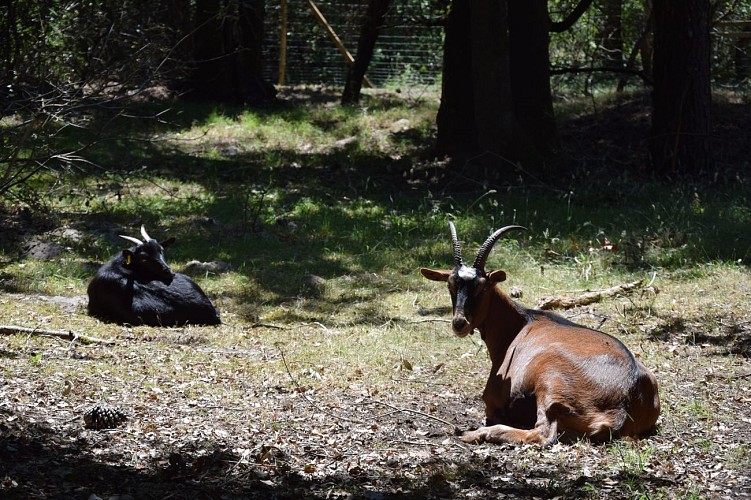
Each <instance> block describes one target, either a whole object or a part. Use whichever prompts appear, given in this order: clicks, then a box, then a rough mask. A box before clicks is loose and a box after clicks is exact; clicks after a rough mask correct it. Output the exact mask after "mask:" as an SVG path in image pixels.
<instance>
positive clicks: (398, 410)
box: [373, 400, 457, 431]
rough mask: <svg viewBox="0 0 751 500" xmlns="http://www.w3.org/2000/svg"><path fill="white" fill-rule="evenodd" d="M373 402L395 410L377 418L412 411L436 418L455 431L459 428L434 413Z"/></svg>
mask: <svg viewBox="0 0 751 500" xmlns="http://www.w3.org/2000/svg"><path fill="white" fill-rule="evenodd" d="M373 403H375V404H379V405H383V406H386V407H387V408H391V409H392V410H393V411H389V412H386V413H381V414H380V415H376V418H379V417H386V416H388V415H392V414H394V413H411V414H412V415H418V416H421V417H424V418H428V419H431V420H435V421H436V422H440V423H442V424H444V425H447V426H449V427H451V428H453V429H454V431H456V430H457V427H456V426H455V425H454V424H452V423H451V422H447V421H446V420H443V419H442V418H438V417H435V416H433V415H431V414H429V413H424V412H421V411H417V410H412V409H410V408H399V407H398V406H394V405H392V404H389V403H386V402H385V401H378V400H373Z"/></svg>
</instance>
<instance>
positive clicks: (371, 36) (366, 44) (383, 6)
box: [342, 0, 391, 105]
mask: <svg viewBox="0 0 751 500" xmlns="http://www.w3.org/2000/svg"><path fill="white" fill-rule="evenodd" d="M390 5H391V0H370V2H369V3H368V10H367V11H366V13H365V17H363V20H362V26H361V28H360V38H359V39H358V41H357V55H356V56H355V61H354V63H353V64H352V65H351V66H350V67H349V71H348V72H347V83H346V84H345V85H344V92H342V104H344V105H347V104H356V103H357V102H359V100H360V91H361V90H362V82H363V79H364V78H365V73H366V72H367V71H368V66H369V65H370V61H371V59H372V58H373V51H374V50H375V44H376V41H377V40H378V32H379V30H380V28H381V26H382V25H383V20H384V17H385V16H386V12H387V11H388V9H389V6H390Z"/></svg>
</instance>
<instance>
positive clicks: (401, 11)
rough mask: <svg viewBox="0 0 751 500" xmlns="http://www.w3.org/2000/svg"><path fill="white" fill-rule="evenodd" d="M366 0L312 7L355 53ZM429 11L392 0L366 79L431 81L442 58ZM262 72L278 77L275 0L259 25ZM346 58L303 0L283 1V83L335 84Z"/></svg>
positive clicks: (397, 83)
mask: <svg viewBox="0 0 751 500" xmlns="http://www.w3.org/2000/svg"><path fill="white" fill-rule="evenodd" d="M367 5H368V1H367V0H319V1H315V6H316V7H317V8H318V10H319V11H320V12H321V14H322V15H323V17H324V18H325V20H326V22H327V23H328V24H329V26H330V27H331V29H333V31H334V32H335V33H336V35H337V36H338V37H339V39H341V41H342V42H343V44H344V46H345V47H346V48H347V50H348V51H349V52H350V53H351V55H352V56H355V54H356V52H357V40H358V37H359V35H360V26H361V23H362V19H363V15H364V14H365V12H366V9H367ZM431 15H433V16H434V15H435V14H431V13H429V12H425V11H423V9H422V7H421V6H420V5H419V4H418V3H416V2H399V1H395V2H393V6H392V7H391V9H390V10H389V11H388V13H387V15H386V18H385V22H384V25H383V26H382V27H381V29H380V34H379V38H378V42H377V44H376V48H375V52H374V54H373V60H372V61H371V64H370V66H369V68H368V73H367V78H368V80H369V81H370V82H371V83H372V84H373V85H374V86H376V87H397V88H398V87H401V86H413V85H434V84H436V83H438V82H439V80H440V75H441V67H442V58H443V28H442V26H440V25H437V24H433V25H430V23H428V22H426V19H427V18H428V17H429V16H431ZM264 29H265V33H264V54H263V55H264V61H265V63H266V66H265V70H264V73H265V74H264V76H265V77H266V79H267V80H268V81H270V82H275V83H280V82H279V69H280V60H281V50H282V49H281V31H282V9H281V2H273V3H271V2H270V3H267V5H266V16H265V25H264ZM348 67H349V63H348V62H347V61H346V60H345V58H344V56H343V55H342V54H341V52H340V50H339V49H338V48H337V46H336V45H335V43H334V42H333V41H332V40H331V37H330V35H329V33H328V32H327V30H326V29H325V28H324V26H323V25H322V24H321V22H319V20H318V19H317V18H316V17H315V16H314V14H313V12H312V10H311V8H310V6H309V5H308V2H307V1H306V0H288V2H287V15H286V64H285V67H284V82H283V83H284V84H286V85H298V84H328V85H341V84H343V83H344V81H345V80H346V77H347V70H348Z"/></svg>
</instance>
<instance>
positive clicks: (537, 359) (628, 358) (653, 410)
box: [420, 222, 660, 445]
mask: <svg viewBox="0 0 751 500" xmlns="http://www.w3.org/2000/svg"><path fill="white" fill-rule="evenodd" d="M449 225H450V228H451V239H452V243H453V246H454V269H453V270H451V271H439V270H431V269H425V268H423V269H421V270H420V272H421V273H422V275H423V276H425V277H426V278H427V279H429V280H432V281H446V282H448V288H449V293H450V294H451V302H452V304H453V320H452V322H451V327H452V329H453V331H454V333H455V334H456V335H458V336H459V337H465V336H467V335H468V334H470V333H471V332H472V331H473V330H474V329H475V328H476V329H477V330H479V331H480V335H481V337H482V339H483V341H484V342H485V345H486V346H487V348H488V351H489V353H490V360H491V362H492V368H491V370H490V377H489V378H488V382H487V384H486V386H485V391H484V393H483V396H482V398H483V401H484V402H485V416H486V425H487V426H486V427H480V428H479V429H477V430H475V431H468V432H466V433H464V435H463V436H462V439H463V440H464V441H466V442H468V443H481V442H483V441H487V442H492V443H537V444H540V445H549V444H551V443H554V442H555V441H556V440H557V439H558V434H559V433H561V435H562V436H563V435H564V433H565V436H566V437H567V438H578V437H582V436H586V437H588V438H590V439H592V440H596V441H603V440H608V439H612V438H616V437H619V436H637V435H639V434H644V433H647V432H648V431H650V430H652V429H653V428H654V426H655V422H656V421H657V417H658V416H659V414H660V400H659V395H658V389H657V380H656V379H655V377H654V375H653V374H652V372H650V371H649V370H648V369H647V368H646V367H645V366H644V365H643V364H642V363H641V362H640V361H639V360H638V359H636V358H635V357H634V355H633V354H632V353H631V351H629V350H628V348H627V347H626V346H625V345H623V343H621V341H620V340H618V339H616V338H615V337H612V336H610V335H608V334H606V333H603V332H599V331H596V330H592V329H590V328H587V327H584V326H581V325H577V324H576V323H572V322H571V321H569V320H567V319H565V318H563V317H561V316H558V315H555V314H552V313H550V312H546V311H538V310H533V309H527V308H525V307H523V306H521V305H519V304H516V303H515V302H513V301H512V300H511V299H509V298H508V297H507V296H506V295H505V294H504V293H503V292H502V291H501V290H500V289H499V288H498V287H497V286H496V284H497V283H500V282H502V281H504V280H505V279H506V273H505V272H503V271H492V272H489V273H486V272H485V263H486V261H487V258H488V254H489V253H490V250H491V249H492V248H493V245H494V244H495V242H496V241H498V239H499V238H500V237H501V236H502V235H503V234H505V233H506V232H508V231H512V230H518V229H524V228H523V227H521V226H506V227H504V228H502V229H499V230H498V231H496V232H495V233H493V234H492V235H491V236H490V237H489V238H488V239H487V240H486V241H485V243H483V245H482V247H480V250H479V251H478V253H477V258H476V259H475V262H474V264H473V265H472V267H467V266H466V265H464V263H463V261H462V256H461V250H460V247H459V242H458V240H457V237H456V228H455V227H454V225H453V224H452V223H450V222H449Z"/></svg>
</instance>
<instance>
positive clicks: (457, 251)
mask: <svg viewBox="0 0 751 500" xmlns="http://www.w3.org/2000/svg"><path fill="white" fill-rule="evenodd" d="M449 229H451V243H452V245H454V264H455V265H456V266H457V267H461V266H462V264H463V262H462V249H461V248H459V239H458V238H457V237H456V227H454V223H453V222H451V221H449Z"/></svg>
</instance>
